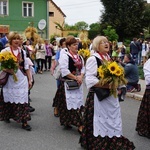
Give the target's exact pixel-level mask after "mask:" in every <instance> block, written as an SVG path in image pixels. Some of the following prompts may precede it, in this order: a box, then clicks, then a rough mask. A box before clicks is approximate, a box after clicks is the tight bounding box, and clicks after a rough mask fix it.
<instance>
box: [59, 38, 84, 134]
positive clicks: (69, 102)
mask: <svg viewBox="0 0 150 150" xmlns="http://www.w3.org/2000/svg"><path fill="white" fill-rule="evenodd" d="M66 47H67V48H68V52H66V53H63V54H62V56H60V59H59V65H60V69H61V74H62V80H61V82H60V86H59V89H58V90H59V101H58V111H59V115H60V124H61V125H63V126H65V127H67V128H71V125H74V126H76V127H78V131H79V132H82V107H83V105H84V101H83V85H82V81H83V77H84V71H85V68H84V61H83V59H82V57H80V56H79V55H78V43H77V40H76V39H75V38H74V37H73V36H69V37H68V38H67V39H66ZM65 80H75V81H77V83H78V84H79V86H80V87H79V89H75V90H67V88H66V83H64V81H65Z"/></svg>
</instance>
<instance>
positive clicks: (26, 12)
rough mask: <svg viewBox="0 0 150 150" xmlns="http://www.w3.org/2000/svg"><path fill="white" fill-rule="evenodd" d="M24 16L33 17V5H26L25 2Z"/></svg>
mask: <svg viewBox="0 0 150 150" xmlns="http://www.w3.org/2000/svg"><path fill="white" fill-rule="evenodd" d="M23 16H24V17H33V3H24V2H23Z"/></svg>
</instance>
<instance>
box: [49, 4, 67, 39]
mask: <svg viewBox="0 0 150 150" xmlns="http://www.w3.org/2000/svg"><path fill="white" fill-rule="evenodd" d="M49 12H54V16H49V35H50V36H51V35H54V34H55V35H59V36H61V35H62V31H60V30H59V29H58V28H57V27H56V25H55V23H54V22H58V23H59V24H60V25H62V24H63V22H64V21H65V18H64V16H63V14H62V13H61V12H60V11H59V10H58V9H57V8H56V6H55V5H54V4H53V3H52V2H51V1H50V2H49Z"/></svg>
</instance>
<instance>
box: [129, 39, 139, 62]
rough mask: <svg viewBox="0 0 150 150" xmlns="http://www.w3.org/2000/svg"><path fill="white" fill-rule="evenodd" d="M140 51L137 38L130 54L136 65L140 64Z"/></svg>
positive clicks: (132, 44)
mask: <svg viewBox="0 0 150 150" xmlns="http://www.w3.org/2000/svg"><path fill="white" fill-rule="evenodd" d="M140 50H141V48H140V43H139V42H138V41H137V38H133V41H132V42H131V44H130V53H131V54H132V58H133V60H134V61H135V63H136V64H138V53H139V51H140Z"/></svg>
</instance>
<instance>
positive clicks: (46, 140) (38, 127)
mask: <svg viewBox="0 0 150 150" xmlns="http://www.w3.org/2000/svg"><path fill="white" fill-rule="evenodd" d="M84 90H85V91H84V93H85V97H86V94H87V91H86V88H85V89H84ZM55 92H56V81H55V79H54V78H53V77H52V76H51V75H50V72H44V73H43V74H36V75H35V85H34V87H33V89H32V91H31V99H32V102H31V105H32V106H33V107H34V108H35V109H36V110H35V112H33V113H32V114H31V117H32V120H31V121H30V122H29V124H30V125H31V126H32V131H25V130H23V129H22V128H21V125H20V124H17V123H16V122H14V121H13V120H11V123H10V124H7V123H5V122H0V150H82V148H81V147H80V145H79V144H78V141H79V133H78V132H77V128H76V127H73V129H71V130H65V129H64V128H63V127H62V126H60V124H59V118H56V117H54V115H53V108H52V101H53V97H54V95H55ZM120 105H121V110H122V120H123V133H124V136H126V137H127V138H128V139H130V140H131V141H133V142H134V144H135V146H136V150H149V146H150V140H149V139H147V138H144V137H140V136H138V135H137V133H136V132H135V125H136V119H137V113H138V109H139V106H140V101H137V100H134V99H130V98H126V100H125V101H124V102H121V103H120Z"/></svg>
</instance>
